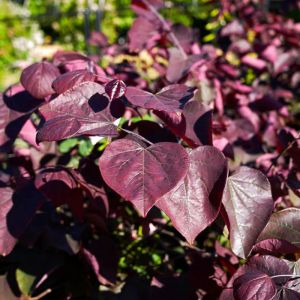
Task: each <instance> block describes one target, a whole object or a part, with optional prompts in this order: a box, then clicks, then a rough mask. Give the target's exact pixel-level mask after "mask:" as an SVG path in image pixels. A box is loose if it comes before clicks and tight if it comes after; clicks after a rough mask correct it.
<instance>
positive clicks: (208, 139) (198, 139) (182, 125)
mask: <svg viewBox="0 0 300 300" xmlns="http://www.w3.org/2000/svg"><path fill="white" fill-rule="evenodd" d="M155 114H156V115H157V116H158V117H159V118H161V119H162V120H163V121H164V122H165V123H166V125H167V126H168V127H169V128H170V130H171V131H172V132H173V133H174V134H176V135H178V136H179V137H181V138H182V139H183V140H185V141H186V142H187V143H188V144H189V145H192V146H195V145H196V146H202V145H211V144H212V110H211V109H209V108H208V107H206V106H205V105H203V104H202V103H201V102H200V101H195V100H192V101H189V102H188V103H187V104H186V105H185V106H184V108H183V112H182V115H180V116H178V113H177V114H174V113H165V112H160V111H158V112H155Z"/></svg>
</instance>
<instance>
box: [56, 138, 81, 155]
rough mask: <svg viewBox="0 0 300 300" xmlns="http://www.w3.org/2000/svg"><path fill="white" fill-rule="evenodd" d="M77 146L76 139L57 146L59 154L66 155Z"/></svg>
mask: <svg viewBox="0 0 300 300" xmlns="http://www.w3.org/2000/svg"><path fill="white" fill-rule="evenodd" d="M77 144H78V139H77V138H71V139H67V140H64V141H62V142H61V143H60V144H59V151H60V152H61V153H68V152H69V151H70V150H71V149H72V148H74V147H75V146H76V145H77Z"/></svg>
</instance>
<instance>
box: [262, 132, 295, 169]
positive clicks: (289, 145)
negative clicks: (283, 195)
mask: <svg viewBox="0 0 300 300" xmlns="http://www.w3.org/2000/svg"><path fill="white" fill-rule="evenodd" d="M299 139H300V133H299V135H298V136H297V137H296V138H295V139H294V140H293V141H292V142H291V143H289V144H288V146H287V147H286V148H285V149H284V150H283V151H282V152H280V153H279V154H278V155H277V156H276V157H275V159H274V160H273V162H272V163H271V165H270V166H269V168H268V170H267V172H266V174H268V173H269V172H270V170H271V169H272V167H274V165H275V163H276V161H277V160H278V159H279V158H280V157H281V156H283V155H284V154H285V153H286V152H287V151H289V150H290V149H291V148H292V147H293V146H294V144H295V143H296V142H297V141H298V140H299Z"/></svg>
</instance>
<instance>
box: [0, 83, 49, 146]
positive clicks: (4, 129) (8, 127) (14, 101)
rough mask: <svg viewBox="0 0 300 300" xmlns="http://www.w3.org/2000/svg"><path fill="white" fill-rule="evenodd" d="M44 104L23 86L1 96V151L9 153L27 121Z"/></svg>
mask: <svg viewBox="0 0 300 300" xmlns="http://www.w3.org/2000/svg"><path fill="white" fill-rule="evenodd" d="M42 103H43V102H42V101H41V100H38V99H35V98H33V97H32V96H31V95H30V94H29V93H28V92H27V91H25V90H24V88H23V87H22V86H21V84H17V85H14V86H11V87H10V88H8V89H7V90H6V91H5V93H4V94H3V95H2V94H0V117H1V118H0V120H1V121H0V149H1V151H9V149H10V147H11V145H12V144H13V142H14V140H15V139H16V138H17V136H18V134H19V133H20V131H21V129H22V127H23V126H24V124H25V123H26V121H27V120H28V119H29V118H30V115H31V113H33V112H34V111H35V110H36V109H37V108H38V107H39V106H40V105H41V104H42Z"/></svg>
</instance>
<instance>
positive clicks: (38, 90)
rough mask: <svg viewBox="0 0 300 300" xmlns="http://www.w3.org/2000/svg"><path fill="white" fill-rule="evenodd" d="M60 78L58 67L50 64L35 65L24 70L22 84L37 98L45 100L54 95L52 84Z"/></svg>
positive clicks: (40, 63) (44, 62)
mask: <svg viewBox="0 0 300 300" xmlns="http://www.w3.org/2000/svg"><path fill="white" fill-rule="evenodd" d="M58 76H59V70H58V68H57V67H55V66H54V65H52V64H51V63H49V62H46V61H43V62H39V63H34V64H32V65H31V66H29V67H27V68H26V69H24V70H23V72H22V74H21V79H20V80H21V83H22V85H23V86H24V88H25V89H26V90H27V91H28V92H29V93H30V94H31V95H32V96H33V97H35V98H37V99H43V98H45V97H47V96H49V95H51V94H53V93H54V90H53V89H52V82H53V81H54V80H55V79H56V78H57V77H58Z"/></svg>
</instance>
